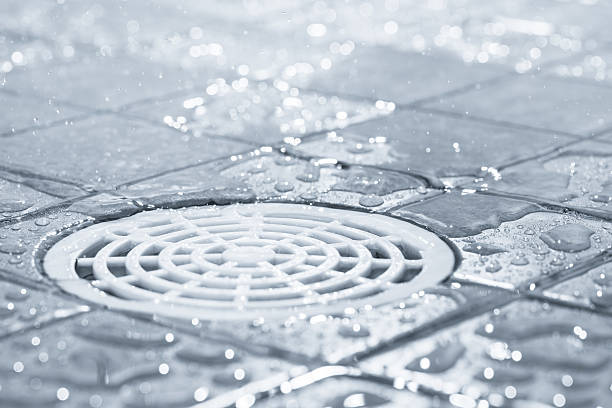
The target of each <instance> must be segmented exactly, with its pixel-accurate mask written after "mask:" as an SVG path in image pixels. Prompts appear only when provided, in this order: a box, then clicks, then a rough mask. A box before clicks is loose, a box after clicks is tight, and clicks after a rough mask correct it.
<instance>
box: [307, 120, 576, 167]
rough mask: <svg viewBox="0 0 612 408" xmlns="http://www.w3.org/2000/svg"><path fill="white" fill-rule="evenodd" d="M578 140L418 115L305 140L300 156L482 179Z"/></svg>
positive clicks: (372, 123)
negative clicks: (493, 170)
mask: <svg viewBox="0 0 612 408" xmlns="http://www.w3.org/2000/svg"><path fill="white" fill-rule="evenodd" d="M572 140H573V139H571V138H568V137H566V136H560V135H553V134H548V133H539V132H535V131H527V130H517V129H511V128H507V127H502V126H495V125H489V124H483V123H478V122H474V121H470V120H465V119H457V118H452V117H448V116H444V115H437V114H432V113H423V112H417V111H398V112H395V113H394V114H392V115H390V116H387V117H384V118H380V119H377V120H372V121H369V122H366V123H362V124H358V125H355V126H351V127H350V128H347V129H344V130H341V131H338V132H335V133H332V134H328V135H326V136H325V135H323V136H321V137H317V138H312V139H308V140H305V141H304V142H303V143H301V144H300V145H298V146H297V147H296V149H297V150H299V151H300V152H303V153H306V154H308V155H314V156H319V157H332V158H335V159H338V160H341V161H343V162H347V163H354V164H368V165H373V166H378V167H384V168H391V169H394V170H399V171H414V172H417V173H423V174H427V175H435V176H438V177H441V176H459V175H478V174H481V172H482V170H483V169H482V168H483V167H493V168H497V167H499V166H501V165H507V164H509V163H512V162H514V161H517V160H520V159H523V158H526V157H530V156H533V155H534V154H536V153H538V152H545V151H549V150H550V149H552V148H554V147H559V146H562V145H564V144H566V143H569V142H570V141H572Z"/></svg>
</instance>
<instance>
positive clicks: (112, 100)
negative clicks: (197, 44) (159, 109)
mask: <svg viewBox="0 0 612 408" xmlns="http://www.w3.org/2000/svg"><path fill="white" fill-rule="evenodd" d="M216 74H218V72H215V71H213V70H201V71H198V72H197V74H196V73H194V72H186V71H183V70H182V69H181V68H180V67H178V68H177V67H166V66H163V65H160V64H156V63H154V62H152V61H150V59H146V58H142V59H136V58H131V57H128V56H121V57H114V56H99V55H91V54H85V55H83V56H79V57H78V58H74V59H73V60H72V61H69V62H63V63H55V64H40V65H37V66H34V67H28V66H27V65H26V66H19V67H15V68H14V69H13V70H11V71H10V72H8V73H6V74H4V75H5V78H4V88H6V89H8V90H13V91H17V92H19V91H21V90H23V89H27V90H28V91H29V92H30V93H31V94H32V95H34V96H37V97H39V98H42V99H52V100H57V101H61V102H64V103H69V104H73V105H76V106H79V107H82V108H88V109H90V110H100V109H118V108H120V107H121V106H123V105H126V104H128V103H132V102H136V101H141V100H143V99H147V98H151V97H155V96H161V95H166V94H168V93H172V92H176V91H179V90H185V89H192V88H194V87H196V86H199V87H205V85H206V84H207V82H208V81H209V80H212V79H214V78H215V77H216Z"/></svg>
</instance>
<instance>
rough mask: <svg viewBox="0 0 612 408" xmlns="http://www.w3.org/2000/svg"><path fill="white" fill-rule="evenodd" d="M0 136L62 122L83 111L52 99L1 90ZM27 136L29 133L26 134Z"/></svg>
mask: <svg viewBox="0 0 612 408" xmlns="http://www.w3.org/2000/svg"><path fill="white" fill-rule="evenodd" d="M0 104H2V106H3V109H2V111H0V124H1V126H2V128H0V136H11V135H12V134H14V133H19V132H20V131H23V130H34V129H37V128H40V127H44V126H46V125H50V124H52V123H61V122H62V121H65V120H70V118H72V117H74V116H77V115H79V114H81V111H79V110H76V109H74V108H71V107H65V106H62V105H60V104H58V103H56V102H55V101H53V100H52V99H49V100H44V99H40V98H32V97H30V96H18V95H14V94H12V93H8V92H2V91H0ZM25 137H27V133H26V136H25Z"/></svg>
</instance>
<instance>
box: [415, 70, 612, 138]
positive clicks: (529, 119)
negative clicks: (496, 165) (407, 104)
mask: <svg viewBox="0 0 612 408" xmlns="http://www.w3.org/2000/svg"><path fill="white" fill-rule="evenodd" d="M610 98H612V88H607V87H600V86H595V85H591V84H586V83H582V82H579V81H574V80H569V79H568V80H562V79H558V78H554V77H549V76H539V75H524V76H513V77H509V78H508V79H507V80H504V81H502V82H499V83H495V84H491V85H483V86H482V87H480V88H479V89H475V90H470V91H467V92H465V93H461V94H457V95H452V96H450V97H442V98H439V99H438V100H437V101H435V102H434V101H432V102H429V103H426V104H425V107H429V108H433V109H438V110H443V111H446V112H452V113H455V114H458V115H465V116H472V117H475V118H482V119H486V120H493V121H499V122H502V123H508V124H515V125H519V126H529V127H532V128H538V129H546V130H549V131H551V132H560V133H569V134H572V135H578V136H589V135H592V134H594V133H596V132H598V131H601V130H603V129H605V128H607V127H610V126H612V107H611V106H610V104H609V103H607V101H609V100H610Z"/></svg>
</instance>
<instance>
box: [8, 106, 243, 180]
mask: <svg viewBox="0 0 612 408" xmlns="http://www.w3.org/2000/svg"><path fill="white" fill-rule="evenodd" d="M84 134H86V135H87V137H84ZM29 138H30V140H31V141H32V143H36V144H37V147H36V148H35V149H32V148H31V146H30V145H27V144H24V143H22V141H21V140H20V139H16V138H7V139H6V140H5V141H3V151H2V154H1V156H0V157H1V159H2V160H3V163H5V164H7V165H11V166H12V167H13V168H18V169H27V170H32V171H37V172H39V173H42V174H44V175H47V176H53V177H57V178H60V179H64V180H70V181H74V182H78V183H81V184H82V185H89V186H94V187H102V188H108V187H111V186H115V185H118V184H120V183H123V182H127V181H130V180H133V179H140V178H142V177H146V176H152V175H155V174H157V173H162V172H164V171H167V170H171V169H175V168H180V167H183V166H185V165H189V164H196V163H198V162H204V161H208V160H211V159H216V158H219V157H222V156H226V155H229V154H230V153H231V152H236V151H241V150H245V149H246V145H241V144H240V143H238V142H235V141H224V140H220V139H215V140H213V139H211V138H209V137H205V136H201V137H197V136H193V135H187V134H181V133H179V132H176V131H173V130H171V129H164V128H162V127H156V126H152V125H147V124H143V123H141V122H136V121H128V120H125V119H120V118H116V117H114V116H111V115H107V116H100V117H96V118H91V119H88V120H85V121H80V122H76V123H75V124H74V125H69V126H66V127H63V126H62V127H57V128H49V129H42V130H40V131H38V132H37V134H36V135H32V136H29ZM194 149H197V150H198V151H199V152H201V153H199V154H197V155H194V156H193V157H192V156H191V155H190V153H191V152H193V151H194ZM49 151H53V152H54V154H53V155H49V154H48V153H47V152H49ZM83 163H88V165H87V166H85V167H84V166H83Z"/></svg>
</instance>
